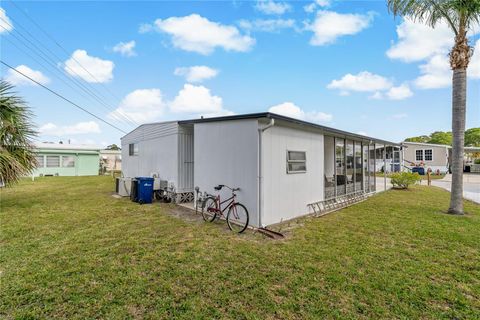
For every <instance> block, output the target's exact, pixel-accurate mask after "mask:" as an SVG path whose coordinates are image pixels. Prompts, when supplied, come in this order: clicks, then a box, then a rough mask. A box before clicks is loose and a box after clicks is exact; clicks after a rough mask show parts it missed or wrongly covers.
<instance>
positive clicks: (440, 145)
mask: <svg viewBox="0 0 480 320" xmlns="http://www.w3.org/2000/svg"><path fill="white" fill-rule="evenodd" d="M405 144H413V145H417V146H424V147H443V148H447V149H451V148H452V146H450V145H448V144H435V143H425V142H410V141H404V142H402V145H403V146H405ZM407 148H408V146H407ZM463 150H464V151H465V152H480V147H463Z"/></svg>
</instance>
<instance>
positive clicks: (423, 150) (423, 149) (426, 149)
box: [423, 149, 433, 162]
mask: <svg viewBox="0 0 480 320" xmlns="http://www.w3.org/2000/svg"><path fill="white" fill-rule="evenodd" d="M427 150H430V151H432V160H427V159H425V151H427ZM423 161H425V162H433V149H423Z"/></svg>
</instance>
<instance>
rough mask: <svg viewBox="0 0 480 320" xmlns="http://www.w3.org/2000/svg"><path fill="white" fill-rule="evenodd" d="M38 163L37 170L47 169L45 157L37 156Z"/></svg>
mask: <svg viewBox="0 0 480 320" xmlns="http://www.w3.org/2000/svg"><path fill="white" fill-rule="evenodd" d="M35 160H36V161H37V168H45V157H44V156H35Z"/></svg>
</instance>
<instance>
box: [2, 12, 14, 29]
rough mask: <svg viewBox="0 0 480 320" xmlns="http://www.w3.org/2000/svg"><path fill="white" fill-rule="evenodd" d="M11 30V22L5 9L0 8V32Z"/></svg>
mask: <svg viewBox="0 0 480 320" xmlns="http://www.w3.org/2000/svg"><path fill="white" fill-rule="evenodd" d="M12 30H13V23H12V21H11V20H10V19H9V18H8V16H7V12H5V9H3V8H0V33H4V32H10V31H12Z"/></svg>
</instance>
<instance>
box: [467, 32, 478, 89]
mask: <svg viewBox="0 0 480 320" xmlns="http://www.w3.org/2000/svg"><path fill="white" fill-rule="evenodd" d="M474 50H475V51H474V53H473V57H472V59H471V60H470V66H469V67H468V76H469V77H471V78H472V79H480V40H477V42H476V43H475V47H474Z"/></svg>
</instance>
